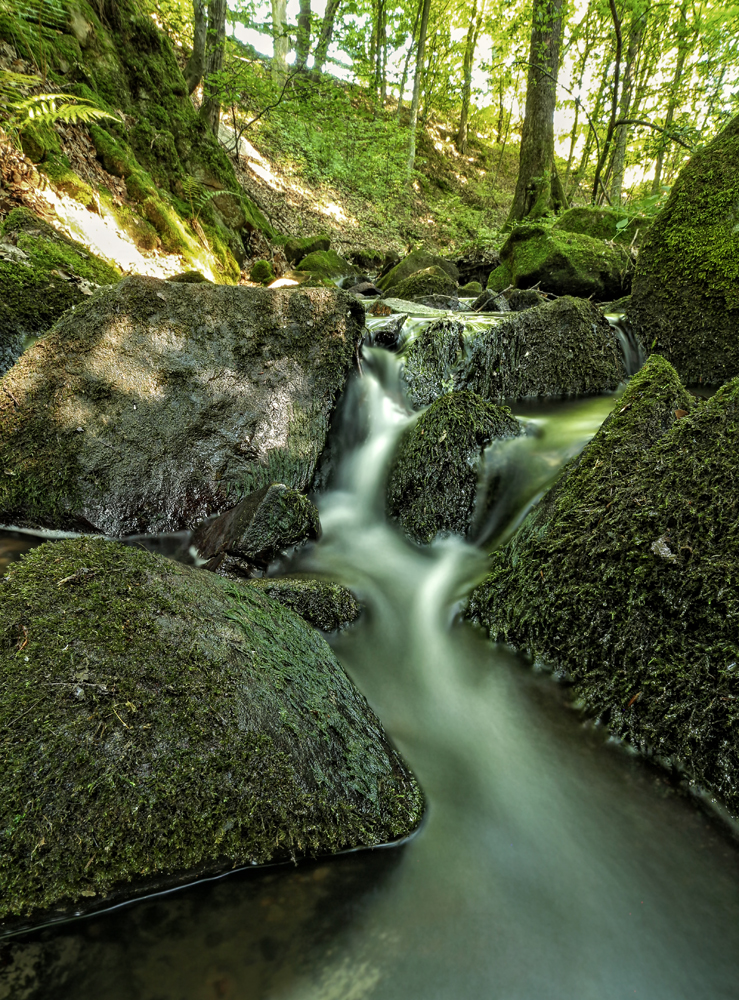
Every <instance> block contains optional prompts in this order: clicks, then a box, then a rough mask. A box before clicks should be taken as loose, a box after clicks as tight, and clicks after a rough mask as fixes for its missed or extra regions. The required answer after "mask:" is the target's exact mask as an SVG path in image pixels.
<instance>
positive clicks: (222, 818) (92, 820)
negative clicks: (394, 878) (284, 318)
mask: <svg viewBox="0 0 739 1000" xmlns="http://www.w3.org/2000/svg"><path fill="white" fill-rule="evenodd" d="M0 607H1V609H2V611H1V613H0V623H1V624H0V659H2V669H3V685H2V688H0V719H2V723H3V739H2V744H0V746H1V747H2V750H1V751H0V752H1V755H2V773H3V782H2V788H0V817H1V818H2V822H0V844H1V850H0V854H1V855H2V858H3V863H2V865H0V919H2V918H7V917H9V916H11V915H19V914H26V913H29V912H31V911H33V910H36V909H38V908H43V907H49V906H56V905H59V904H65V903H66V904H71V903H75V902H77V901H79V900H83V899H84V898H86V897H87V898H90V897H93V896H101V895H107V894H108V893H109V892H110V891H111V890H116V889H118V890H121V889H122V890H123V891H126V886H127V884H128V883H131V882H134V883H140V882H141V881H142V880H143V881H144V882H146V881H147V880H149V881H151V880H152V879H157V878H161V877H162V876H166V875H173V874H177V875H180V876H181V875H182V873H185V872H203V871H208V870H210V871H213V870H219V869H224V868H229V867H232V866H233V865H237V864H242V865H243V864H249V863H250V862H264V861H269V860H271V859H280V858H285V857H290V856H292V857H295V856H297V855H301V854H309V855H312V854H322V853H327V852H331V851H336V850H340V849H342V848H345V847H354V846H359V845H365V844H372V843H378V842H383V841H387V840H390V839H392V838H394V837H396V836H401V835H403V834H406V833H408V832H410V830H411V829H413V827H415V826H416V825H417V823H418V821H419V819H420V815H421V809H422V800H421V796H420V793H419V790H418V788H417V786H416V785H415V783H414V781H413V779H412V777H411V775H410V774H409V772H408V771H407V769H406V768H405V767H404V765H403V764H402V761H401V760H400V758H399V757H398V756H397V754H395V753H394V752H393V751H392V750H390V749H389V747H388V746H387V743H386V741H385V738H384V735H383V733H382V730H381V729H380V726H379V723H378V722H377V720H376V719H375V718H374V716H372V713H371V711H370V710H369V708H368V706H367V705H366V702H365V701H364V699H363V698H362V697H361V696H360V695H359V694H358V693H357V692H356V690H355V689H354V688H353V687H352V686H351V684H350V682H349V681H348V679H347V678H346V675H345V674H344V673H343V671H342V670H341V668H340V667H339V666H338V663H337V662H336V660H335V659H334V656H333V654H332V653H331V651H330V649H329V648H328V646H327V645H326V644H325V642H324V641H323V639H321V638H320V636H319V635H318V634H317V633H316V632H314V631H313V630H312V629H310V628H308V627H307V626H306V625H305V624H304V623H303V622H302V621H301V620H300V619H299V618H297V617H296V616H295V615H293V614H292V613H291V612H290V611H288V610H287V609H285V608H284V607H282V606H281V605H280V604H278V603H277V602H275V601H272V600H270V598H269V597H267V596H266V595H265V594H264V593H260V592H259V591H258V590H257V589H256V588H254V587H251V588H247V587H237V586H235V585H233V584H232V585H230V586H229V585H227V584H226V582H225V581H221V580H219V579H218V578H217V577H215V576H213V575H212V574H206V573H202V572H199V571H196V570H193V569H191V568H189V567H184V566H180V565H178V564H175V563H172V562H169V561H167V560H164V559H161V558H159V557H156V556H152V555H151V554H149V553H146V552H142V551H137V550H135V549H133V548H130V547H124V546H121V545H118V544H116V543H113V542H107V541H103V540H101V539H90V538H80V539H73V540H68V541H62V542H59V543H55V544H47V545H43V546H40V547H38V548H36V549H35V550H33V551H32V552H31V553H29V554H28V555H27V556H26V557H25V558H24V559H23V560H22V561H21V562H20V563H16V564H14V566H12V567H11V569H10V571H9V574H8V576H7V578H6V579H5V580H4V581H3V582H2V584H0Z"/></svg>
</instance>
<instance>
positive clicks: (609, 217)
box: [552, 205, 652, 246]
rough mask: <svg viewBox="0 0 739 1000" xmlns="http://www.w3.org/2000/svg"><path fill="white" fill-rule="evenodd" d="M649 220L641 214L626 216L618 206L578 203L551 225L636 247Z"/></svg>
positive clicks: (565, 230) (570, 231)
mask: <svg viewBox="0 0 739 1000" xmlns="http://www.w3.org/2000/svg"><path fill="white" fill-rule="evenodd" d="M651 222H652V220H651V219H648V218H646V217H645V216H640V215H628V214H627V213H626V212H624V211H623V210H622V209H618V208H605V207H602V206H600V207H599V206H593V205H578V206H576V207H575V208H568V209H567V211H566V212H563V213H562V215H560V216H559V218H558V219H557V221H556V222H555V223H554V225H553V226H552V228H553V229H561V230H563V231H564V232H567V233H582V234H584V235H585V236H592V237H593V238H594V239H597V240H614V241H615V242H617V243H626V244H627V245H630V244H631V243H634V245H635V246H639V244H640V243H641V242H642V240H643V238H644V236H645V235H646V233H647V230H648V229H649V226H650V225H651Z"/></svg>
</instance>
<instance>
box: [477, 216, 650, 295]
mask: <svg viewBox="0 0 739 1000" xmlns="http://www.w3.org/2000/svg"><path fill="white" fill-rule="evenodd" d="M500 255H501V259H502V262H503V263H502V266H501V267H498V268H496V269H495V270H494V271H493V272H492V273H491V275H490V277H489V279H488V288H490V289H491V290H492V291H498V292H499V291H502V290H503V289H504V288H505V287H506V286H507V284H512V285H513V286H514V287H515V288H529V287H531V285H535V284H537V283H538V284H539V285H540V287H541V288H542V290H543V291H548V292H553V293H554V294H555V295H578V296H582V297H583V298H586V297H590V296H595V297H596V298H598V299H604V298H605V299H609V298H610V299H614V298H618V297H619V296H620V295H623V294H624V293H625V292H627V291H628V290H629V288H630V286H631V271H632V264H631V256H630V254H629V253H628V251H627V250H626V249H624V248H622V247H613V246H608V245H607V244H606V243H605V242H604V241H603V240H597V239H593V238H592V237H590V236H585V235H583V234H581V233H571V232H565V231H563V230H561V229H553V228H552V227H551V226H548V225H544V224H528V225H523V226H517V227H516V228H515V229H514V230H513V232H512V233H511V235H510V236H509V237H508V239H507V240H506V242H505V243H504V244H503V247H502V248H501V251H500ZM506 279H508V281H507V282H506Z"/></svg>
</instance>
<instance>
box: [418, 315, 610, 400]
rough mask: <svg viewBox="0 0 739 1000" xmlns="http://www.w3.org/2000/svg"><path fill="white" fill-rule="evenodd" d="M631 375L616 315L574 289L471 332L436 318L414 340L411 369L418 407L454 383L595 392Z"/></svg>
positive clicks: (498, 395) (534, 391)
mask: <svg viewBox="0 0 739 1000" xmlns="http://www.w3.org/2000/svg"><path fill="white" fill-rule="evenodd" d="M625 376H626V373H625V369H624V363H623V358H622V355H621V352H620V350H619V346H618V341H617V339H616V335H615V334H614V332H613V329H612V328H611V325H610V324H609V322H608V321H607V320H606V319H605V318H604V317H603V315H602V313H601V312H600V310H598V309H597V308H596V307H595V306H594V305H593V304H592V303H591V302H587V301H585V300H584V299H575V298H571V297H569V296H563V297H562V298H560V299H557V300H556V301H554V302H548V303H545V304H544V305H540V306H537V307H536V308H533V309H527V310H525V311H524V312H520V313H507V314H505V317H504V318H503V319H501V320H500V321H499V322H493V323H489V324H487V325H484V326H482V327H481V328H480V329H476V330H475V329H473V330H472V331H471V332H469V333H468V332H466V330H465V327H464V325H463V324H462V323H460V322H459V321H457V320H449V319H442V320H439V321H437V322H436V323H432V324H431V325H430V326H428V327H427V328H426V329H425V330H424V331H422V333H420V334H419V336H418V337H417V338H416V339H415V340H414V341H413V342H412V344H411V345H410V346H409V348H408V351H407V353H406V357H405V367H404V372H403V378H404V380H405V384H406V387H407V391H408V395H409V397H410V399H411V401H412V402H413V404H414V405H415V406H417V407H420V406H427V405H428V404H429V403H431V402H433V401H434V400H435V399H438V398H439V396H441V395H443V394H444V393H445V392H449V391H450V390H452V389H470V390H472V391H473V392H475V393H477V394H478V395H479V396H482V397H483V399H487V400H491V401H502V400H504V399H516V398H521V397H524V396H557V397H561V396H577V395H591V394H594V393H600V392H607V391H610V390H613V389H615V388H616V387H617V386H618V385H619V383H620V382H622V381H623V380H624V378H625Z"/></svg>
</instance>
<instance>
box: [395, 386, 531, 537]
mask: <svg viewBox="0 0 739 1000" xmlns="http://www.w3.org/2000/svg"><path fill="white" fill-rule="evenodd" d="M519 433H520V426H519V424H518V421H517V420H516V419H515V417H513V415H512V414H511V412H510V410H509V409H508V408H507V407H505V406H495V405H493V404H492V403H488V402H486V401H485V400H484V399H481V398H480V397H479V396H477V395H475V393H473V392H464V391H463V392H451V393H449V394H448V395H445V396H442V397H441V398H440V399H437V400H436V402H435V403H432V404H431V406H429V408H428V409H427V410H426V411H425V412H424V413H422V414H421V416H420V417H419V418H418V420H417V421H416V422H415V423H414V424H413V425H412V426H411V427H409V428H408V430H407V431H406V432H405V433H404V434H403V436H402V437H401V439H400V442H399V444H398V449H397V452H396V454H395V457H394V459H393V464H392V466H391V468H390V473H389V476H388V485H387V511H388V514H389V515H390V516H391V517H393V518H395V520H397V521H398V523H399V524H400V526H401V527H402V528H403V530H404V531H405V533H406V534H407V535H409V536H410V537H411V538H413V539H414V540H415V541H417V542H421V543H428V542H431V541H433V539H434V538H435V537H436V536H437V535H438V534H439V533H440V532H441V533H443V534H460V535H464V534H466V532H467V530H468V528H469V526H470V523H471V521H472V515H473V511H474V507H475V501H476V496H477V482H478V471H479V466H480V460H481V456H482V452H483V450H484V448H486V447H487V445H489V444H490V443H491V442H492V441H493V440H495V439H499V438H509V437H515V436H516V435H518V434H519Z"/></svg>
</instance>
